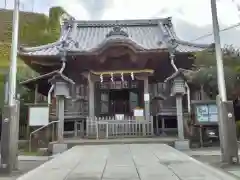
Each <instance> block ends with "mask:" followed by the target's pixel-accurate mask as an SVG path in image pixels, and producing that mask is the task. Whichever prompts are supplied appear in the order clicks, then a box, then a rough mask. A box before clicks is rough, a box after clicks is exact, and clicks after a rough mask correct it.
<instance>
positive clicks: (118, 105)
mask: <svg viewBox="0 0 240 180" xmlns="http://www.w3.org/2000/svg"><path fill="white" fill-rule="evenodd" d="M109 100H110V112H111V113H112V114H113V115H114V114H130V108H129V91H128V90H127V89H123V90H111V91H110V92H109Z"/></svg>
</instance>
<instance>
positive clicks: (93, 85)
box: [88, 74, 95, 119]
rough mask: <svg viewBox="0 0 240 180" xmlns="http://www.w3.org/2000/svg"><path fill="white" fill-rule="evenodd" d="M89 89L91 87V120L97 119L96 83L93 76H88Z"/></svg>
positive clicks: (89, 103)
mask: <svg viewBox="0 0 240 180" xmlns="http://www.w3.org/2000/svg"><path fill="white" fill-rule="evenodd" d="M88 87H89V102H88V106H89V108H88V109H89V118H92V119H93V118H94V117H95V82H94V80H93V79H92V78H91V75H90V74H89V75H88Z"/></svg>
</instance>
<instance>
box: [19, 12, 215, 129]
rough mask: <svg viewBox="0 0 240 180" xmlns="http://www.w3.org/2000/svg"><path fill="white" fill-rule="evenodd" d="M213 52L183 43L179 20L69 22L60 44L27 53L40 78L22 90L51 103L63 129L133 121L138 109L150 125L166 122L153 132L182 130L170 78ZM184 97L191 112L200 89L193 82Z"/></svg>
mask: <svg viewBox="0 0 240 180" xmlns="http://www.w3.org/2000/svg"><path fill="white" fill-rule="evenodd" d="M208 48H210V45H208V44H194V43H190V42H187V41H184V40H181V39H179V38H178V37H177V35H176V33H175V31H174V27H173V24H172V20H171V18H163V19H145V20H119V21H78V20H75V19H74V18H71V17H65V18H64V20H63V22H62V23H61V35H60V37H59V40H58V41H56V42H53V43H51V44H46V45H42V46H38V47H21V48H20V49H19V52H18V53H19V57H20V58H21V59H22V60H23V61H24V62H25V64H26V65H28V66H29V67H30V68H31V69H33V70H34V71H36V72H37V73H38V74H39V76H36V77H34V78H32V79H27V80H25V81H23V82H21V84H22V85H24V86H25V87H27V88H29V89H31V90H33V91H34V90H35V92H36V93H39V94H42V95H44V96H46V97H48V104H49V106H50V107H51V110H50V111H51V115H50V121H51V120H54V119H61V123H62V125H61V127H62V129H64V130H62V131H68V130H69V131H70V129H71V127H72V125H70V124H74V122H76V121H83V122H84V121H85V119H86V118H87V117H88V118H100V117H101V118H103V119H104V118H105V117H115V116H116V115H122V116H121V117H122V118H124V117H132V116H134V110H136V109H139V110H140V109H142V110H143V114H142V116H143V117H144V119H146V120H149V119H150V118H151V117H153V118H154V119H157V121H158V120H159V119H160V120H161V121H162V119H164V122H162V123H157V125H156V123H154V127H153V128H155V129H159V128H163V126H164V127H165V128H169V129H171V128H173V129H174V128H177V127H178V124H179V122H178V121H177V108H176V106H177V105H176V97H175V96H174V95H172V93H171V83H169V81H168V82H167V81H166V80H167V79H168V78H169V77H171V76H172V75H173V74H174V73H175V74H176V73H178V72H179V70H180V69H181V70H190V69H192V67H193V64H194V58H195V56H194V54H195V53H196V52H199V51H203V50H206V49H208ZM180 74H181V73H180ZM184 91H185V92H183V94H182V98H183V100H182V102H183V103H182V106H183V107H182V109H183V112H185V111H187V110H188V109H189V108H190V107H189V103H190V100H196V97H197V93H198V89H197V88H196V87H195V86H192V85H191V84H187V83H186V82H185V83H184ZM190 91H191V94H190V93H189V92H190ZM36 101H37V100H36ZM56 109H58V111H56ZM59 109H62V110H63V109H64V110H63V111H61V110H59ZM64 124H65V125H64ZM85 128H86V127H85Z"/></svg>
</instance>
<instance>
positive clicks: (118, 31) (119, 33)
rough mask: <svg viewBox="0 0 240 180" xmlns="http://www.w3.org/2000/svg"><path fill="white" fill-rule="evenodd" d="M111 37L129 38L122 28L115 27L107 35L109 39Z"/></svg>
mask: <svg viewBox="0 0 240 180" xmlns="http://www.w3.org/2000/svg"><path fill="white" fill-rule="evenodd" d="M111 36H124V37H129V35H128V33H127V32H125V31H123V30H122V27H121V26H114V27H113V29H112V30H111V31H110V32H109V33H108V34H107V35H106V37H107V38H108V37H111Z"/></svg>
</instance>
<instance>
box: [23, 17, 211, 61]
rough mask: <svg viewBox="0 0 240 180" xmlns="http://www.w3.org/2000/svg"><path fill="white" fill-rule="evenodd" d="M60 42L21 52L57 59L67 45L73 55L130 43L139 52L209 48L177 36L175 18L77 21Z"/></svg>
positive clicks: (72, 21)
mask: <svg viewBox="0 0 240 180" xmlns="http://www.w3.org/2000/svg"><path fill="white" fill-rule="evenodd" d="M62 29H63V30H62V36H61V38H60V40H59V41H57V42H55V43H52V44H48V45H44V46H39V47H33V48H21V49H20V50H19V54H20V55H29V56H32V55H33V56H55V55H58V54H59V52H60V50H61V47H62V45H63V42H64V44H65V45H66V46H65V47H66V49H67V50H68V51H70V52H75V53H76V52H78V53H94V52H97V51H98V50H99V49H101V48H103V47H105V46H107V45H109V44H112V43H120V44H121V43H127V44H129V45H130V46H133V47H134V48H135V49H136V50H137V51H148V50H151V51H152V50H165V49H166V50H167V49H168V48H169V42H170V41H173V40H174V42H175V43H176V51H178V52H195V51H201V50H203V49H206V48H207V47H208V46H209V45H199V44H192V43H189V42H184V41H182V40H180V39H178V37H177V36H176V34H175V32H174V29H173V26H172V22H171V18H165V19H152V20H123V21H75V20H71V21H68V22H66V23H65V25H64V26H63V28H62Z"/></svg>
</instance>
